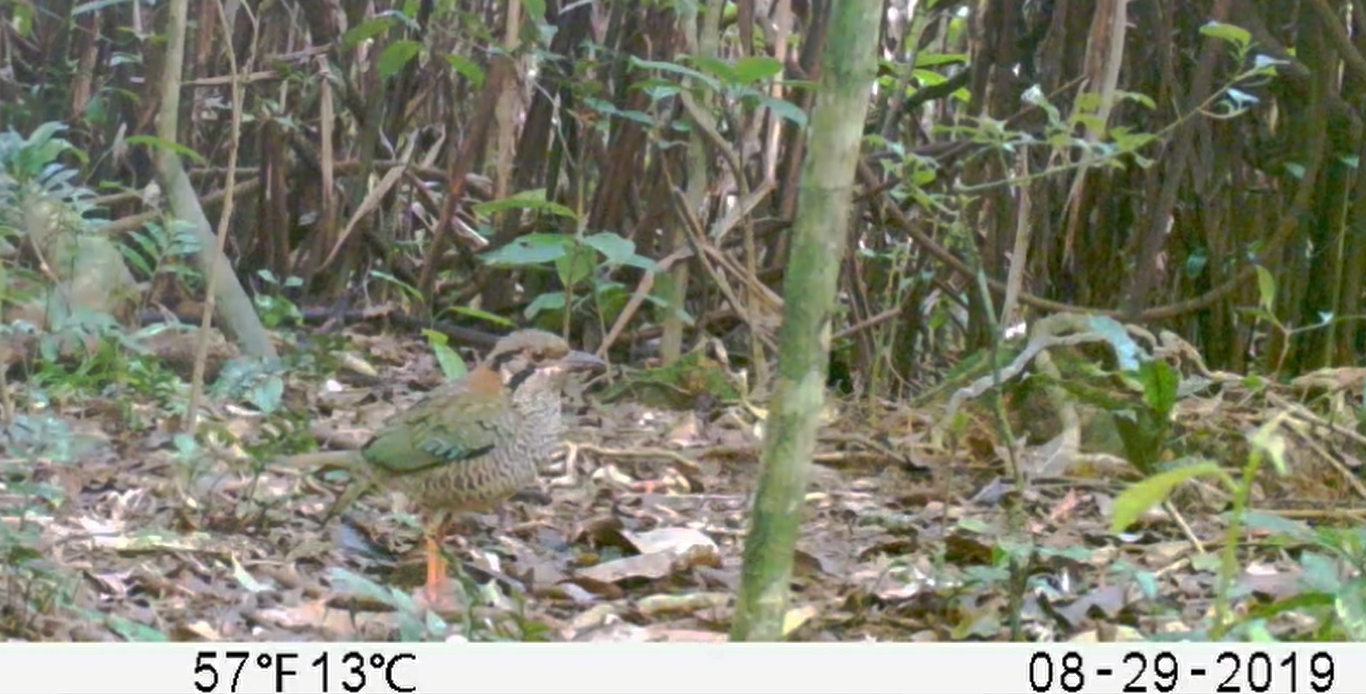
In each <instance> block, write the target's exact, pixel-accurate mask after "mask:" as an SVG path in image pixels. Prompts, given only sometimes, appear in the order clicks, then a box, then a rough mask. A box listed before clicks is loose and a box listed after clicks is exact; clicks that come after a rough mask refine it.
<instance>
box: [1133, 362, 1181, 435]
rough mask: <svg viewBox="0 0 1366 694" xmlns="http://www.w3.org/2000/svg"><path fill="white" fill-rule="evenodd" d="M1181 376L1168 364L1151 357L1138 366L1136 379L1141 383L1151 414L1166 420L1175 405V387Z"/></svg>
mask: <svg viewBox="0 0 1366 694" xmlns="http://www.w3.org/2000/svg"><path fill="white" fill-rule="evenodd" d="M1180 380H1181V376H1180V374H1178V373H1177V372H1176V370H1175V369H1173V368H1172V367H1171V365H1170V364H1168V363H1167V362H1165V361H1163V360H1161V359H1151V360H1148V361H1145V362H1143V363H1142V364H1141V365H1139V367H1138V381H1139V383H1141V384H1143V399H1144V401H1146V402H1147V404H1148V407H1150V408H1152V410H1153V416H1154V417H1158V418H1160V419H1162V420H1166V418H1167V417H1169V416H1170V415H1171V412H1172V408H1174V407H1176V395H1177V388H1178V387H1179V386H1180Z"/></svg>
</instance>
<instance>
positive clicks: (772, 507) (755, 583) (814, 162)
mask: <svg viewBox="0 0 1366 694" xmlns="http://www.w3.org/2000/svg"><path fill="white" fill-rule="evenodd" d="M881 9H882V3H881V2H879V1H878V0H844V1H842V2H838V3H836V4H835V6H834V8H833V9H832V10H831V12H832V17H831V22H830V33H829V45H827V46H826V50H825V54H824V59H823V61H822V62H823V65H822V69H821V76H820V83H819V86H818V87H817V94H816V105H815V107H814V108H813V109H812V113H811V129H810V132H809V135H808V138H809V140H810V141H809V143H808V147H807V154H806V160H805V162H804V163H803V169H802V183H801V192H800V198H799V199H798V202H797V214H796V221H795V223H794V225H793V239H792V253H791V256H790V258H789V263H788V266H787V273H786V276H785V278H784V280H783V285H784V286H783V296H785V297H786V298H787V301H786V303H785V304H784V311H783V327H782V332H781V338H782V344H781V347H780V350H781V351H780V353H779V355H778V379H777V386H776V388H775V390H774V397H773V400H772V406H771V408H770V410H769V416H768V422H767V425H766V426H765V430H764V447H763V471H762V472H761V473H760V479H759V492H758V495H757V497H756V499H755V502H754V516H753V517H754V520H753V524H752V526H751V527H750V531H749V536H748V537H747V538H746V540H745V565H744V576H743V578H742V580H741V583H740V595H739V599H738V605H737V608H738V609H737V610H736V612H735V623H734V625H732V628H731V639H732V640H735V641H775V640H778V639H780V638H782V637H783V619H784V616H785V615H786V613H787V601H788V584H789V583H790V582H791V579H792V557H793V550H794V549H795V548H796V545H797V534H798V531H799V530H800V527H801V515H802V513H801V512H802V501H803V499H804V497H805V496H806V484H807V472H808V467H809V465H810V461H811V455H812V453H813V452H814V450H815V448H816V427H817V425H818V423H819V416H820V410H821V406H822V405H823V404H824V397H825V381H826V370H827V369H828V367H829V362H830V329H831V328H830V322H831V317H832V314H833V312H834V306H835V288H836V283H837V280H838V279H839V266H840V259H841V258H843V257H844V244H845V236H846V230H847V228H848V225H849V208H850V200H851V198H852V195H853V186H854V170H855V166H856V164H857V162H858V155H859V144H860V142H861V140H862V137H863V121H864V118H865V116H866V115H867V112H868V98H869V94H870V92H871V90H872V86H873V78H874V71H875V69H876V66H877V60H876V59H877V54H876V49H877V42H876V41H869V40H868V37H870V36H877V33H878V23H879V19H880V15H881Z"/></svg>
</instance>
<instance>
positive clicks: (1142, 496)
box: [1110, 463, 1228, 533]
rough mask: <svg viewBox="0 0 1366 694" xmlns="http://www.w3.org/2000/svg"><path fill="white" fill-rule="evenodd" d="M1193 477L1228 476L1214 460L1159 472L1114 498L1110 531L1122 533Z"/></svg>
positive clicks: (1224, 477)
mask: <svg viewBox="0 0 1366 694" xmlns="http://www.w3.org/2000/svg"><path fill="white" fill-rule="evenodd" d="M1196 477H1219V478H1223V479H1227V478H1228V474H1227V473H1225V472H1224V471H1223V470H1222V469H1220V468H1219V466H1218V465H1215V464H1214V463H1197V464H1195V465H1187V466H1184V467H1179V468H1176V469H1175V470H1167V471H1166V472H1160V473H1158V474H1156V475H1153V476H1152V477H1149V478H1147V479H1145V480H1141V481H1140V482H1138V483H1137V484H1135V485H1133V486H1132V487H1129V488H1128V489H1125V490H1124V491H1123V492H1122V493H1121V494H1120V495H1119V496H1118V497H1116V498H1115V515H1114V517H1113V518H1112V519H1111V521H1110V532H1112V533H1120V532H1123V531H1124V530H1125V529H1126V528H1128V527H1129V526H1130V525H1133V524H1134V521H1137V520H1138V518H1139V516H1142V515H1143V514H1144V513H1145V512H1146V511H1147V510H1148V509H1150V508H1152V507H1154V506H1156V505H1158V504H1160V503H1162V502H1163V501H1166V499H1167V497H1168V496H1171V493H1172V490H1173V489H1176V487H1177V485H1179V484H1181V483H1182V482H1185V481H1187V480H1191V479H1195V478H1196Z"/></svg>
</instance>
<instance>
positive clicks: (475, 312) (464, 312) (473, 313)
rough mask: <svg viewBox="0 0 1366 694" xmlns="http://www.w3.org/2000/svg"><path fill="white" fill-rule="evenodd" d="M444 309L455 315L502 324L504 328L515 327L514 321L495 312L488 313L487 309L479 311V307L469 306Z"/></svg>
mask: <svg viewBox="0 0 1366 694" xmlns="http://www.w3.org/2000/svg"><path fill="white" fill-rule="evenodd" d="M446 311H448V312H450V313H454V314H457V315H461V316H469V317H470V318H477V319H479V320H483V321H488V322H490V323H492V324H494V325H498V326H502V327H504V328H515V327H517V324H516V323H514V322H512V321H510V320H508V319H506V318H504V317H502V316H500V315H498V314H496V313H489V312H488V311H481V310H479V309H477V308H470V307H469V306H450V307H448V308H447V309H446Z"/></svg>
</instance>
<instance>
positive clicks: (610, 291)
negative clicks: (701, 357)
mask: <svg viewBox="0 0 1366 694" xmlns="http://www.w3.org/2000/svg"><path fill="white" fill-rule="evenodd" d="M508 202H509V201H497V202H494V203H486V205H487V206H486V207H485V208H484V209H483V210H481V211H482V212H485V213H488V212H491V211H496V210H497V209H501V208H500V207H489V206H497V205H500V204H502V203H508ZM546 207H547V208H549V209H556V208H558V212H557V213H560V214H565V213H568V214H571V215H572V213H571V212H569V211H568V210H567V209H565V208H563V207H562V206H559V205H553V203H546ZM483 259H484V261H485V262H487V263H489V264H491V265H496V266H501V267H536V266H546V265H549V266H551V267H553V268H554V270H555V273H556V275H557V276H558V277H559V279H560V283H561V285H562V286H563V287H564V289H563V290H562V291H558V292H546V293H544V294H541V295H540V296H537V297H535V298H533V299H532V300H531V303H530V304H529V305H528V306H527V307H526V316H527V318H531V319H535V318H536V317H537V316H539V315H540V314H542V313H547V312H550V313H554V314H557V315H558V316H559V317H560V319H561V322H563V321H567V320H568V319H569V315H570V314H572V313H573V312H574V311H575V310H577V309H580V308H583V307H585V306H589V307H591V308H592V309H593V310H594V312H595V313H596V314H597V317H598V319H599V320H600V321H601V322H602V324H604V325H605V324H608V323H610V322H611V321H613V320H615V318H616V316H617V314H619V313H620V312H621V310H622V308H624V307H625V305H626V302H627V300H628V299H629V298H630V290H628V289H627V287H626V285H624V284H622V283H621V282H619V281H617V280H615V279H613V273H614V271H615V270H617V269H618V268H620V267H623V266H629V267H636V268H640V269H642V270H646V271H648V272H654V271H656V270H657V269H658V264H657V263H655V262H654V261H653V260H651V259H649V258H646V257H644V256H642V255H640V254H638V253H636V247H635V242H633V241H631V240H630V239H626V238H622V237H621V236H619V235H617V234H614V233H612V232H606V231H604V232H599V233H596V234H591V235H582V234H575V235H570V234H548V233H534V234H527V235H526V236H523V237H521V238H519V239H517V240H516V241H514V242H513V243H510V244H508V245H506V246H504V247H502V248H499V249H497V250H494V251H490V252H488V253H485V254H484V255H483ZM647 299H648V300H650V301H652V302H654V303H656V304H659V305H663V303H662V301H661V300H660V299H658V298H657V297H654V296H647Z"/></svg>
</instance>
